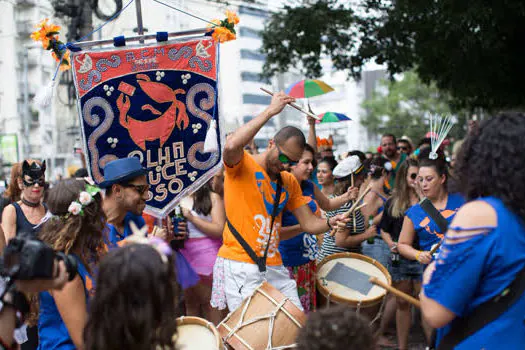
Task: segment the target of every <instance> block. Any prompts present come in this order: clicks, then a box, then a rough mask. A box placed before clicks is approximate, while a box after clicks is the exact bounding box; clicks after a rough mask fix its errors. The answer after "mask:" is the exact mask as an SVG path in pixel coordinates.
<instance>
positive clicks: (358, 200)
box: [330, 184, 372, 236]
mask: <svg viewBox="0 0 525 350" xmlns="http://www.w3.org/2000/svg"><path fill="white" fill-rule="evenodd" d="M371 189H372V185H371V184H370V185H368V186H367V188H366V189H365V190H364V191H363V193H361V195H360V196H359V197H358V198H357V199H356V200H355V202H354V204H352V206H351V207H350V209H348V211H347V212H346V213H344V214H343V215H344V217H345V218H348V217H349V216H350V215H351V214H352V213H353V212H354V210H356V208H357V207H358V206H359V202H361V200H363V198H364V197H365V196H366V195H367V194H368V192H370V190H371ZM335 231H337V229H336V228H334V229H333V230H332V232H330V235H331V236H334V235H335Z"/></svg>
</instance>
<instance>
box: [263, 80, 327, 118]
mask: <svg viewBox="0 0 525 350" xmlns="http://www.w3.org/2000/svg"><path fill="white" fill-rule="evenodd" d="M261 90H262V91H264V92H266V93H267V94H268V95H270V96H273V92H271V91H269V90H266V89H265V88H261ZM289 105H290V106H292V107H293V108H295V109H297V110H298V111H299V112H303V113H304V114H306V115H307V116H310V117H312V118H314V119H316V120H321V118H319V117H318V116H316V115H315V114H313V113H311V112H308V111H305V110H304V109H302V108H301V107H300V106H299V105H297V104H295V103H293V102H290V103H289Z"/></svg>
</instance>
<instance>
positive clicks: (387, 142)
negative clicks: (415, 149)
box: [381, 134, 407, 191]
mask: <svg viewBox="0 0 525 350" xmlns="http://www.w3.org/2000/svg"><path fill="white" fill-rule="evenodd" d="M381 151H382V152H383V156H384V157H385V158H386V159H388V160H389V161H390V164H391V165H392V170H391V171H390V177H389V178H388V181H386V182H385V187H386V189H387V190H388V191H392V190H393V189H394V183H395V181H396V171H397V168H398V166H399V165H400V164H401V163H403V162H404V161H405V159H406V158H407V155H406V154H405V153H403V152H399V151H398V150H397V143H396V137H395V136H394V135H392V134H384V135H383V136H382V137H381Z"/></svg>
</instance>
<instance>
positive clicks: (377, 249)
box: [361, 237, 391, 268]
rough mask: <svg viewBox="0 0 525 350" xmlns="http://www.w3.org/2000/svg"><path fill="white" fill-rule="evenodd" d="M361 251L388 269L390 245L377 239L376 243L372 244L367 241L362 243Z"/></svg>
mask: <svg viewBox="0 0 525 350" xmlns="http://www.w3.org/2000/svg"><path fill="white" fill-rule="evenodd" d="M361 251H362V252H363V255H366V256H368V257H369V258H372V259H375V260H377V261H378V262H379V263H380V264H381V265H383V266H384V267H385V268H388V265H390V263H391V262H390V249H388V244H386V242H385V241H383V240H382V239H381V238H379V237H376V238H375V239H374V243H372V244H370V243H368V242H367V241H364V242H363V243H361Z"/></svg>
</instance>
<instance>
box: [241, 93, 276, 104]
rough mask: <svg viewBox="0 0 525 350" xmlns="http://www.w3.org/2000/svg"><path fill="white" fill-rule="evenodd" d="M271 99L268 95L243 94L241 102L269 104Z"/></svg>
mask: <svg viewBox="0 0 525 350" xmlns="http://www.w3.org/2000/svg"><path fill="white" fill-rule="evenodd" d="M271 101H272V98H271V97H270V96H263V95H254V94H243V95H242V103H246V104H253V105H269V104H270V102H271Z"/></svg>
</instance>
